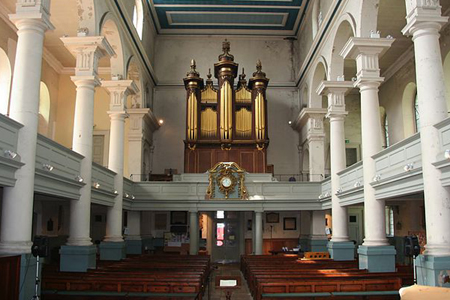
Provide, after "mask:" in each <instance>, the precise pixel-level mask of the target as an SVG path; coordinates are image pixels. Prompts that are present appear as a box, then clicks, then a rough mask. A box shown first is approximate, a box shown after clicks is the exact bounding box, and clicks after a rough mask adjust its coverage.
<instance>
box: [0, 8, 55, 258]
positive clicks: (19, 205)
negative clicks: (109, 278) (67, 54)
mask: <svg viewBox="0 0 450 300" xmlns="http://www.w3.org/2000/svg"><path fill="white" fill-rule="evenodd" d="M49 11H50V1H48V2H46V3H41V2H37V3H34V2H33V3H30V4H28V3H22V1H19V3H17V4H16V14H13V15H10V16H9V18H10V20H11V21H12V22H13V23H14V24H15V25H16V27H17V29H18V31H17V35H18V39H17V52H16V62H15V66H14V77H13V82H12V88H11V108H10V117H11V118H12V119H14V120H16V121H17V122H19V123H21V124H22V125H24V127H22V128H21V129H20V131H19V139H18V143H17V153H18V154H19V155H20V157H21V162H22V163H24V164H25V165H23V166H22V167H21V168H20V169H18V170H17V171H16V174H15V177H16V183H15V186H14V187H5V188H3V204H2V205H3V207H2V218H1V222H2V224H1V241H0V251H1V252H8V253H29V252H30V248H31V228H32V220H33V195H34V173H35V164H36V162H35V160H36V142H37V131H38V114H39V91H40V80H41V66H42V51H43V43H44V33H45V31H47V30H53V29H54V27H53V25H52V24H51V23H50V20H49V17H50V14H49ZM38 167H39V166H38Z"/></svg>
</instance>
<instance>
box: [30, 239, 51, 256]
mask: <svg viewBox="0 0 450 300" xmlns="http://www.w3.org/2000/svg"><path fill="white" fill-rule="evenodd" d="M31 254H33V256H34V257H36V256H38V255H39V256H40V257H47V256H48V255H49V247H48V237H46V236H35V237H34V240H33V246H31Z"/></svg>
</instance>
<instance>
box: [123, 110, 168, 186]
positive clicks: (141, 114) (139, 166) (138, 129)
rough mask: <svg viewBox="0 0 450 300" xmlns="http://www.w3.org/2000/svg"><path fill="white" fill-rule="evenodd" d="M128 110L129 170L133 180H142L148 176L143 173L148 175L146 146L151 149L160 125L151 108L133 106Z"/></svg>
mask: <svg viewBox="0 0 450 300" xmlns="http://www.w3.org/2000/svg"><path fill="white" fill-rule="evenodd" d="M127 112H128V115H129V120H130V126H129V131H128V172H129V174H130V179H131V180H133V181H142V180H145V178H146V177H145V176H143V175H147V174H144V172H145V170H144V169H143V164H144V149H145V147H146V146H148V149H150V147H151V145H152V138H153V132H154V131H155V130H157V129H158V128H159V127H160V125H159V123H158V120H157V119H156V117H155V115H154V114H153V113H152V111H151V110H150V108H133V109H128V110H127ZM148 155H150V153H148ZM139 174H140V175H139ZM131 175H133V176H131Z"/></svg>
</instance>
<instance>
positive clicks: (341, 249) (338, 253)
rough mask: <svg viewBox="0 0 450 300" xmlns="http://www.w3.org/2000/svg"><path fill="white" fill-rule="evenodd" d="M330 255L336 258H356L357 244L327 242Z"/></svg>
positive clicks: (342, 259) (341, 259)
mask: <svg viewBox="0 0 450 300" xmlns="http://www.w3.org/2000/svg"><path fill="white" fill-rule="evenodd" d="M327 248H328V252H330V257H331V258H332V259H334V260H340V261H344V260H355V244H353V242H333V241H329V242H328V244H327Z"/></svg>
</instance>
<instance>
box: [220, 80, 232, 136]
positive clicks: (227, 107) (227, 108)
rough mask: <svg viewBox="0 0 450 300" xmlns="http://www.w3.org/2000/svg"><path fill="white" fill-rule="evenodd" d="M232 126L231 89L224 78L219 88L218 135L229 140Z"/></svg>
mask: <svg viewBox="0 0 450 300" xmlns="http://www.w3.org/2000/svg"><path fill="white" fill-rule="evenodd" d="M231 128H232V91H231V86H230V83H229V82H228V81H227V80H225V81H224V83H223V85H222V88H221V89H220V137H221V139H222V140H224V141H229V140H231V137H232V136H231Z"/></svg>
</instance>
